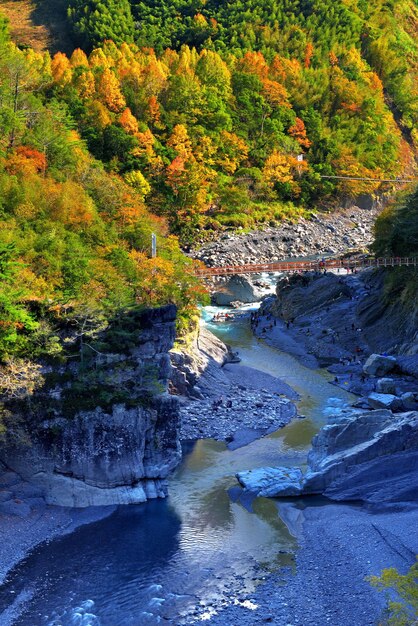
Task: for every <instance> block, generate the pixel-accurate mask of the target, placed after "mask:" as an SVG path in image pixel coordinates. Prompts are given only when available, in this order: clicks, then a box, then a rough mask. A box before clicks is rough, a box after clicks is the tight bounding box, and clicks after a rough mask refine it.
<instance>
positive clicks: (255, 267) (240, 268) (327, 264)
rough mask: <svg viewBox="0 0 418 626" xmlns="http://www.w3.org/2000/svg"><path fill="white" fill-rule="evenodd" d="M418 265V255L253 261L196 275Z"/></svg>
mask: <svg viewBox="0 0 418 626" xmlns="http://www.w3.org/2000/svg"><path fill="white" fill-rule="evenodd" d="M400 266H406V267H415V268H416V267H418V257H384V258H374V257H368V256H366V257H357V258H353V259H350V258H331V259H322V260H319V259H315V260H311V261H309V260H292V259H289V260H284V261H275V262H273V263H251V264H245V265H223V266H219V267H200V268H197V269H196V270H195V273H196V276H199V277H201V278H212V277H213V276H230V275H234V274H260V273H263V272H286V273H294V272H315V271H316V272H323V271H324V270H325V271H326V270H334V271H335V270H336V271H337V272H338V270H345V271H347V272H353V271H355V270H364V269H367V268H369V267H400Z"/></svg>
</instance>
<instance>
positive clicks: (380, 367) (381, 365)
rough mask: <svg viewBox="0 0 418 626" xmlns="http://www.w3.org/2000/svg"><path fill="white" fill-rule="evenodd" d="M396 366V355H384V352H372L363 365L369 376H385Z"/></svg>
mask: <svg viewBox="0 0 418 626" xmlns="http://www.w3.org/2000/svg"><path fill="white" fill-rule="evenodd" d="M395 366H396V358H395V357H394V356H384V355H383V354H371V355H370V356H369V358H368V359H367V361H366V362H365V364H364V365H363V372H364V373H365V374H368V375H369V376H385V375H386V374H389V372H391V371H392V370H393V369H394V368H395Z"/></svg>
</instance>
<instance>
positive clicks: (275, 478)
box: [236, 467, 303, 498]
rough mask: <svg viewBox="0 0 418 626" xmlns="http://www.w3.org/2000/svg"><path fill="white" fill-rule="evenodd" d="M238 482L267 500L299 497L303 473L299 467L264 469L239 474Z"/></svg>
mask: <svg viewBox="0 0 418 626" xmlns="http://www.w3.org/2000/svg"><path fill="white" fill-rule="evenodd" d="M236 477H237V480H238V482H239V483H240V484H241V485H242V486H243V487H244V488H245V489H246V490H247V491H250V492H251V493H255V494H257V495H258V496H265V497H267V498H269V497H270V498H274V497H276V496H278V495H280V496H298V495H300V493H301V488H302V480H303V473H302V471H301V470H300V469H299V468H298V467H291V468H282V467H262V468H258V469H253V470H249V471H247V472H238V474H237V475H236Z"/></svg>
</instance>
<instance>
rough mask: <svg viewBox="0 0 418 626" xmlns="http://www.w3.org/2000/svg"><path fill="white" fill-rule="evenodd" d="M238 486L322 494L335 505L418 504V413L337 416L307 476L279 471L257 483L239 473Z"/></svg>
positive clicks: (317, 445)
mask: <svg viewBox="0 0 418 626" xmlns="http://www.w3.org/2000/svg"><path fill="white" fill-rule="evenodd" d="M273 470H275V471H276V473H274V472H273ZM275 476H277V482H276V485H274V478H275ZM238 480H239V481H240V482H241V484H243V485H244V487H245V488H246V489H247V490H249V491H254V492H255V493H257V494H259V495H262V492H264V493H265V494H266V495H274V496H275V497H277V496H288V495H298V494H300V495H303V494H318V493H323V494H325V495H326V496H328V497H330V498H332V499H335V500H365V501H373V502H378V501H380V502H383V501H384V502H386V501H390V502H394V501H406V500H409V499H414V498H415V497H416V494H418V412H417V411H410V412H407V413H398V414H396V415H394V414H393V413H392V412H391V411H388V410H385V409H381V410H375V411H362V412H361V411H353V413H351V414H345V415H342V416H338V417H336V418H334V419H331V420H330V422H329V423H328V424H327V425H326V426H324V427H323V428H321V430H320V431H319V433H318V434H317V435H316V436H315V437H314V438H313V440H312V449H311V451H310V453H309V455H308V469H307V472H306V474H305V476H303V477H301V475H300V473H298V471H295V468H283V467H281V468H267V469H266V470H263V469H260V470H256V472H255V475H254V478H253V477H252V476H251V473H250V474H249V475H247V473H245V472H241V473H240V474H239V475H238ZM414 494H415V495H414Z"/></svg>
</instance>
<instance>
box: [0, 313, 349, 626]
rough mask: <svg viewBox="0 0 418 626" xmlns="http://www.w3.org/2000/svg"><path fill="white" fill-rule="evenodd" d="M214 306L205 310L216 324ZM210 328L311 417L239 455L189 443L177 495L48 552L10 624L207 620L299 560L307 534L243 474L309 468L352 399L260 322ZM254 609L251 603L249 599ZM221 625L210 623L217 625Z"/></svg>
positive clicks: (19, 590)
mask: <svg viewBox="0 0 418 626" xmlns="http://www.w3.org/2000/svg"><path fill="white" fill-rule="evenodd" d="M213 312H214V311H213V310H211V309H210V308H208V309H206V310H205V311H204V312H203V317H204V318H206V319H210V318H211V317H212V315H213ZM208 326H209V327H210V329H211V330H213V331H214V332H215V333H216V334H217V335H218V336H219V337H221V338H222V339H224V340H226V341H227V342H228V343H229V344H231V345H233V346H234V347H235V348H236V349H238V350H239V352H240V356H241V358H242V363H243V364H244V365H248V366H251V367H255V368H257V369H259V370H261V371H265V372H267V373H269V374H273V375H275V376H279V377H280V378H282V379H283V380H284V381H286V382H287V383H289V384H290V385H291V386H292V387H294V389H296V391H298V392H299V394H300V395H301V399H300V401H299V403H298V404H299V411H300V412H301V413H303V414H304V415H306V416H307V418H306V419H303V420H300V419H297V420H295V421H294V422H293V423H292V424H289V425H288V426H286V427H285V428H284V429H282V430H280V431H277V432H276V433H273V434H272V435H270V436H268V437H265V438H263V439H259V440H257V441H254V442H252V443H251V444H249V445H248V446H245V447H243V448H239V449H238V450H235V451H230V450H228V449H227V448H226V446H225V445H224V444H223V443H221V442H216V441H213V440H200V441H197V442H190V443H188V444H187V445H186V446H185V450H184V460H183V462H182V464H181V465H180V467H179V468H178V469H177V471H176V472H175V474H174V475H173V477H172V478H171V480H170V488H169V492H170V496H169V498H168V499H166V500H159V501H153V502H148V503H146V504H142V505H136V506H125V507H119V508H118V509H117V511H116V512H115V513H114V514H112V515H111V516H110V517H108V518H106V519H104V520H102V521H100V522H97V523H94V524H91V525H89V526H85V527H82V528H80V529H78V530H77V531H75V532H74V533H72V534H71V535H69V536H67V537H63V538H61V539H59V540H56V541H53V542H51V543H50V544H48V545H43V546H41V547H39V548H38V549H36V550H35V551H34V552H33V553H32V554H31V555H30V556H29V557H28V558H27V559H26V560H25V562H24V563H23V564H21V565H20V566H19V567H17V568H16V569H15V570H14V571H13V572H12V573H11V575H10V576H9V579H8V582H7V583H6V584H5V585H4V586H3V588H2V589H0V611H1V610H3V609H4V608H6V607H9V608H10V606H11V605H13V603H15V605H16V606H17V605H19V602H20V609H19V610H17V614H18V617H16V619H15V620H14V621H10V620H9V621H7V622H6V621H5V619H3V621H2V617H1V615H0V623H1V625H2V626H8V624H9V623H10V624H12V623H13V624H15V625H16V626H90V625H91V626H142V625H146V624H151V625H154V624H161V623H164V624H173V625H176V626H177V625H180V624H186V623H195V622H199V621H205V620H208V619H209V618H210V615H211V614H212V613H213V611H215V610H217V609H219V608H221V607H222V606H225V605H227V604H228V603H231V602H243V597H244V596H245V595H246V594H248V593H251V592H252V591H253V590H254V588H255V586H256V584H257V582H258V580H259V579H260V577H262V576H263V575H265V573H266V572H268V571H271V570H274V569H276V568H277V567H280V566H281V565H290V564H291V563H292V559H293V553H294V551H295V550H296V549H297V545H296V541H295V538H294V537H293V536H292V534H291V532H290V531H289V530H288V528H287V526H286V524H285V523H284V522H283V521H282V519H281V518H280V516H279V514H278V507H277V504H276V502H275V501H274V500H269V499H266V498H257V499H253V498H245V497H243V496H242V491H241V490H240V488H239V487H238V485H237V482H236V479H235V473H236V472H237V471H240V470H244V469H250V468H254V467H261V466H266V465H280V464H288V465H289V464H290V465H295V464H298V465H303V464H304V462H305V459H306V453H307V450H308V448H309V443H310V440H311V438H312V435H313V434H314V433H315V432H317V430H318V428H319V427H320V425H321V424H322V423H323V422H324V421H325V419H326V416H327V415H328V414H330V413H335V412H336V411H339V410H341V408H343V407H344V406H346V404H347V403H348V402H350V401H351V400H352V396H351V395H350V394H348V393H346V392H344V391H343V390H341V389H338V388H335V387H333V386H331V385H330V384H329V382H328V381H329V378H330V377H329V376H328V375H327V374H326V373H324V372H322V371H313V370H309V369H307V368H305V367H304V366H302V365H300V364H299V363H298V362H297V361H296V360H295V359H293V358H292V357H291V356H289V355H287V354H284V353H281V352H278V351H277V350H275V349H273V348H270V347H268V346H266V345H265V344H263V343H262V342H259V341H257V340H255V339H254V338H253V336H252V334H251V332H250V330H249V324H248V320H246V319H240V320H238V321H235V322H233V323H231V324H225V325H215V324H211V323H210V322H208ZM248 608H249V610H250V609H251V606H250V605H248ZM209 623H210V622H209Z"/></svg>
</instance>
